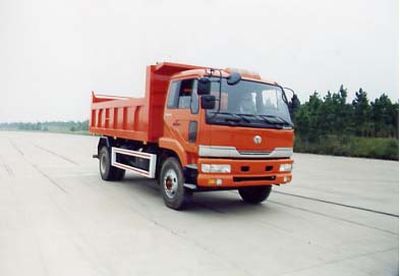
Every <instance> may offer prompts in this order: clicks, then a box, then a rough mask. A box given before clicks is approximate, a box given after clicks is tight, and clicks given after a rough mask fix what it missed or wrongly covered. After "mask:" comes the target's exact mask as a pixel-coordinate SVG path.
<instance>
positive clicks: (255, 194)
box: [239, 185, 272, 204]
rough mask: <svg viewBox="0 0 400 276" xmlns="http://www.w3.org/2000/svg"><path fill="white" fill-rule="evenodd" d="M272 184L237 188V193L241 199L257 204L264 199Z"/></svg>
mask: <svg viewBox="0 0 400 276" xmlns="http://www.w3.org/2000/svg"><path fill="white" fill-rule="evenodd" d="M271 189H272V185H268V186H257V187H243V188H239V194H240V196H241V197H242V199H243V201H245V202H247V203H251V204H257V203H260V202H263V201H264V200H266V199H267V198H268V196H269V194H270V193H271Z"/></svg>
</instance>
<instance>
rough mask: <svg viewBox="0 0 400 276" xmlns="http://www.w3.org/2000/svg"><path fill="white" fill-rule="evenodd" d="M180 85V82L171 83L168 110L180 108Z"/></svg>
mask: <svg viewBox="0 0 400 276" xmlns="http://www.w3.org/2000/svg"><path fill="white" fill-rule="evenodd" d="M179 85H180V82H179V81H174V82H172V83H171V85H170V87H169V93H168V102H167V108H168V109H172V108H177V106H178V96H179V90H178V88H179Z"/></svg>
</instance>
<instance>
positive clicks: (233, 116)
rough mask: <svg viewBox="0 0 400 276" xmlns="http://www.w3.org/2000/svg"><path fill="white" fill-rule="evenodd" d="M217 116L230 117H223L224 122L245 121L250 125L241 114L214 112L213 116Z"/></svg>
mask: <svg viewBox="0 0 400 276" xmlns="http://www.w3.org/2000/svg"><path fill="white" fill-rule="evenodd" d="M217 114H222V115H229V116H230V117H225V118H224V120H225V121H231V122H240V121H242V120H243V121H246V122H247V123H250V120H249V119H247V118H246V117H243V116H242V115H243V114H237V113H229V112H216V113H215V115H217Z"/></svg>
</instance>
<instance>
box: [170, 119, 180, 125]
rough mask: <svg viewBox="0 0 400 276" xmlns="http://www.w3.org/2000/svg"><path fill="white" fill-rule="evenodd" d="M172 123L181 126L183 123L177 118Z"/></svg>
mask: <svg viewBox="0 0 400 276" xmlns="http://www.w3.org/2000/svg"><path fill="white" fill-rule="evenodd" d="M172 125H173V126H180V125H181V123H180V122H179V120H175V121H174V122H173V123H172Z"/></svg>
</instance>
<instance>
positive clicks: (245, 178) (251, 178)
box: [233, 175, 276, 182]
mask: <svg viewBox="0 0 400 276" xmlns="http://www.w3.org/2000/svg"><path fill="white" fill-rule="evenodd" d="M275 179H276V176H275V175H273V176H234V177H233V181H234V182H244V181H272V180H275Z"/></svg>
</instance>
